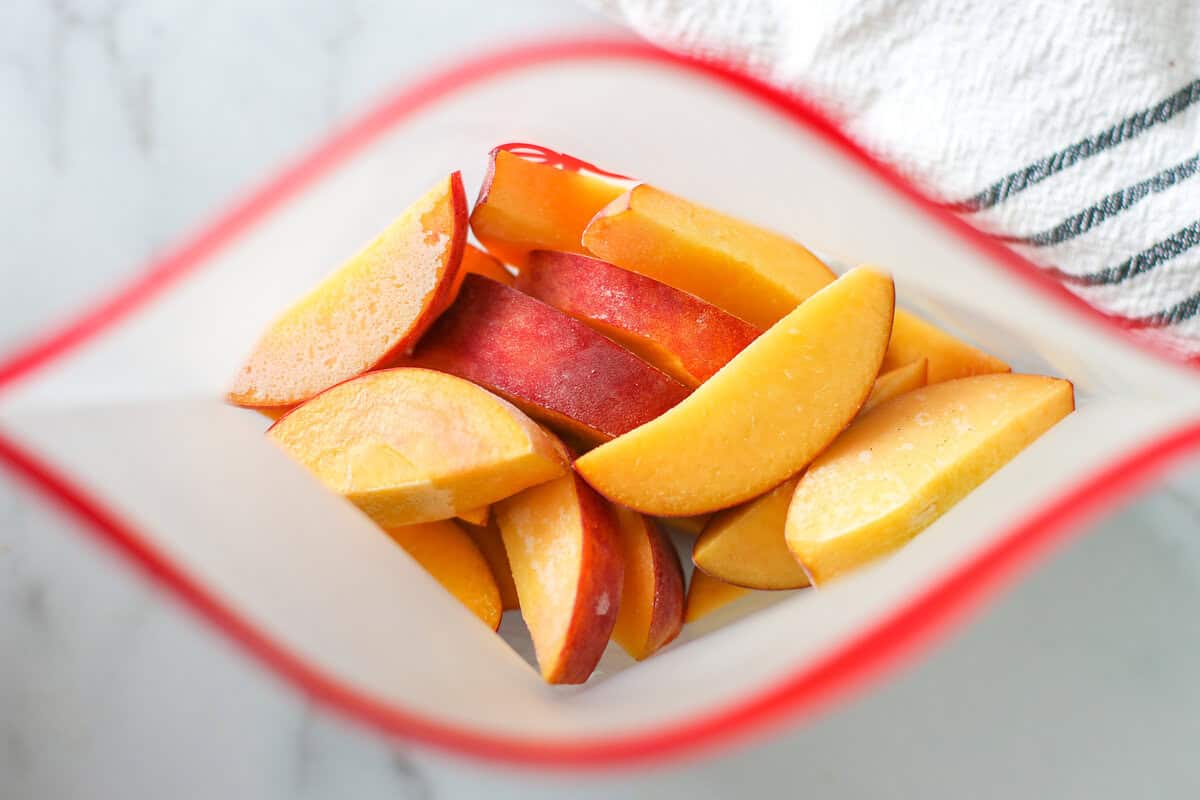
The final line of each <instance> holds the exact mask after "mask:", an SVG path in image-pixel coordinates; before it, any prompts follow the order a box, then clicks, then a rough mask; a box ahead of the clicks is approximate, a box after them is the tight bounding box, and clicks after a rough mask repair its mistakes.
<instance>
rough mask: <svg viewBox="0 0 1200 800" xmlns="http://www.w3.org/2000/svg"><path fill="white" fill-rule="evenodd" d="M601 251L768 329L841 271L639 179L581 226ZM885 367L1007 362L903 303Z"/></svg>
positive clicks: (934, 371) (968, 369) (949, 374)
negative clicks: (919, 363) (926, 362)
mask: <svg viewBox="0 0 1200 800" xmlns="http://www.w3.org/2000/svg"><path fill="white" fill-rule="evenodd" d="M583 243H584V246H586V247H587V249H588V250H589V251H590V252H592V253H594V254H595V255H597V256H599V257H600V258H603V259H604V260H606V261H610V262H612V263H613V264H616V265H617V266H618V267H622V268H624V269H627V270H632V271H633V272H637V273H640V274H642V275H646V276H648V277H651V278H654V279H656V280H659V281H662V282H663V283H665V284H667V285H668V286H673V287H675V288H676V289H682V290H683V291H685V292H690V293H692V294H694V295H696V296H697V297H699V298H701V299H703V300H707V301H708V302H710V303H712V304H713V305H715V306H717V307H719V308H722V309H724V310H725V311H728V312H729V313H731V314H734V315H736V316H738V317H740V318H741V319H744V320H746V321H747V322H749V323H751V324H752V325H756V326H758V327H760V328H766V327H768V326H770V325H773V324H774V323H775V322H776V321H778V320H779V319H780V318H782V317H783V316H784V315H785V314H787V313H788V312H790V311H791V310H792V309H793V308H795V307H796V304H798V303H801V302H803V301H804V299H805V298H807V297H808V296H809V295H811V294H812V293H813V292H815V291H816V290H817V289H820V288H821V287H823V286H825V285H826V284H828V283H829V282H830V281H832V280H833V279H834V274H833V272H832V271H831V270H830V269H829V268H828V267H827V266H825V265H824V264H823V263H821V261H820V260H819V259H817V257H816V256H814V255H813V254H812V253H810V252H808V251H807V250H805V249H804V248H803V247H802V246H800V245H799V244H797V243H796V242H794V241H792V240H791V239H788V238H787V237H785V236H780V235H779V234H777V233H772V232H771V231H768V230H765V229H763V228H759V227H758V226H756V225H751V224H750V223H747V222H742V221H741V220H737V219H734V218H733V217H729V216H726V215H724V214H721V213H719V212H716V211H712V210H711V209H708V208H704V207H703V206H699V205H696V204H695V203H691V202H689V201H687V200H684V199H682V198H679V197H675V196H674V195H670V194H667V193H666V192H664V191H662V190H661V189H656V188H654V187H653V186H649V185H646V184H642V185H641V186H636V187H634V188H633V189H631V190H629V191H628V192H626V193H625V194H623V195H621V196H620V197H618V198H617V199H615V200H614V201H613V202H612V203H610V204H609V205H608V206H606V207H605V208H604V209H603V210H601V211H600V212H599V213H598V214H597V215H596V218H595V219H593V220H592V221H591V223H589V225H588V227H587V229H586V230H585V231H584V233H583ZM892 335H893V339H892V342H891V345H890V347H889V350H888V355H887V358H886V359H885V361H884V365H883V367H884V370H891V369H894V368H896V367H899V366H903V365H905V364H908V363H910V362H912V361H915V360H916V359H918V358H921V357H926V358H928V359H929V382H930V383H937V382H939V381H943V380H949V379H950V378H958V377H964V376H966V375H977V374H983V373H988V372H1007V371H1008V365H1007V364H1005V363H1004V362H1003V361H1000V360H999V359H996V358H993V357H992V356H989V355H987V354H986V353H983V352H981V351H980V350H977V349H976V348H974V347H971V346H970V345H968V344H966V343H965V342H961V341H959V340H958V339H955V338H954V337H953V336H951V335H950V334H948V333H945V332H944V331H941V330H939V329H937V328H936V327H934V326H932V325H930V324H929V323H928V322H925V321H924V320H922V319H920V318H918V317H916V316H914V315H912V314H910V313H908V312H907V311H904V310H902V309H901V310H897V311H896V323H895V330H894V332H893V334H892Z"/></svg>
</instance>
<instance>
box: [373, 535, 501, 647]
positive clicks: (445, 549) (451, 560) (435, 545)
mask: <svg viewBox="0 0 1200 800" xmlns="http://www.w3.org/2000/svg"><path fill="white" fill-rule="evenodd" d="M387 534H388V536H390V537H392V539H394V540H395V541H396V543H397V544H399V545H400V546H401V547H403V548H404V549H405V550H406V551H407V552H408V554H409V555H410V556H412V557H413V559H414V560H415V561H416V562H417V563H418V564H420V565H421V566H422V567H424V568H425V571H426V572H428V573H429V574H430V575H432V576H433V577H434V578H435V579H436V580H437V582H438V583H440V584H441V585H442V586H443V587H445V589H446V591H448V592H449V593H450V594H452V595H454V596H455V597H456V598H458V600H459V602H461V603H462V604H463V605H464V606H466V607H467V609H468V610H469V611H470V612H471V613H472V614H474V615H475V616H477V617H479V618H480V619H481V620H483V623H484V624H485V625H487V626H488V627H489V628H491V629H492V630H496V629H497V628H499V627H500V615H501V614H502V613H503V609H502V607H501V603H500V589H499V587H498V586H497V585H496V579H495V577H494V576H493V575H492V570H491V568H490V567H489V566H488V562H487V560H486V559H484V557H483V554H482V553H481V552H479V548H478V547H477V546H476V545H475V542H473V541H472V540H471V537H469V536H468V535H467V534H466V533H465V532H464V531H463V529H462V528H460V527H459V526H458V525H456V524H454V523H453V522H451V521H450V520H440V521H438V522H422V523H419V524H417V525H406V526H404V527H402V528H392V529H391V530H389V531H387Z"/></svg>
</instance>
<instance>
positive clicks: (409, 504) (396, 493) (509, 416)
mask: <svg viewBox="0 0 1200 800" xmlns="http://www.w3.org/2000/svg"><path fill="white" fill-rule="evenodd" d="M267 436H268V437H269V438H270V439H272V440H273V441H274V442H275V443H276V444H278V445H279V446H280V447H282V448H283V449H284V451H286V452H287V453H288V454H289V455H290V456H292V457H293V458H295V459H296V460H297V461H299V462H300V463H301V464H303V465H304V466H305V467H307V468H308V469H309V470H310V471H312V472H313V473H314V474H315V475H316V476H317V477H318V478H320V479H321V481H322V482H324V483H325V485H326V486H328V487H329V488H331V489H333V490H334V491H335V492H338V493H339V494H341V495H343V496H345V497H346V498H347V499H349V500H350V501H351V502H353V503H354V504H355V505H356V506H358V507H359V508H360V509H362V510H363V511H364V512H365V513H366V514H367V515H368V516H370V517H371V518H372V519H373V520H375V521H376V522H378V523H379V524H380V525H382V526H383V527H385V528H398V527H400V526H402V525H411V524H414V523H417V522H431V521H433V520H438V519H448V518H450V517H453V516H455V515H456V514H459V513H462V512H464V511H469V510H470V509H473V508H478V507H480V506H483V505H487V504H488V503H492V502H494V501H496V500H500V499H502V498H505V497H508V496H509V495H511V494H514V493H516V492H519V491H521V490H522V489H525V488H527V487H529V486H533V485H534V484H538V483H542V482H544V481H548V480H550V479H551V478H555V477H557V476H559V475H562V474H563V472H565V471H566V469H567V454H566V452H565V451H564V450H563V447H562V445H561V444H560V443H559V442H558V441H557V440H555V439H554V437H553V436H551V435H549V434H548V433H546V432H545V431H544V430H542V429H541V428H540V427H539V426H538V425H537V424H536V423H535V422H533V420H531V419H529V418H528V417H526V416H525V415H524V414H523V413H521V412H520V411H519V410H518V409H516V408H514V407H513V406H512V405H510V404H509V403H508V402H506V401H504V400H502V399H500V398H499V397H496V396H495V395H493V394H490V393H489V392H487V391H485V390H483V389H481V388H479V387H478V386H476V385H474V384H472V383H469V382H467V381H464V380H462V379H461V378H456V377H454V376H453V375H445V374H443V373H440V372H434V371H432V370H425V369H390V370H382V371H379V372H368V373H367V374H366V375H362V376H359V377H358V378H355V379H353V380H349V381H346V382H345V383H340V384H338V385H337V386H335V387H333V388H332V389H328V390H326V391H324V392H322V393H321V394H319V395H317V396H316V397H314V398H313V399H311V400H309V401H308V402H307V403H305V404H304V405H302V406H299V407H298V408H296V409H294V410H293V411H292V412H291V413H289V414H287V415H285V416H284V417H282V418H280V420H279V421H278V422H276V423H275V424H274V425H272V426H271V428H270V429H269V430H268V431H267Z"/></svg>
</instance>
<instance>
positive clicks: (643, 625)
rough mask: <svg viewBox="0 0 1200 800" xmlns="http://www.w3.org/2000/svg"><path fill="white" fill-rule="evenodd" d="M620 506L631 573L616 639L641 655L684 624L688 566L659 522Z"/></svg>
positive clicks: (628, 650)
mask: <svg viewBox="0 0 1200 800" xmlns="http://www.w3.org/2000/svg"><path fill="white" fill-rule="evenodd" d="M614 510H615V512H616V515H617V530H618V532H619V533H620V539H621V552H622V554H623V556H624V563H625V579H624V588H623V589H622V591H621V606H620V610H619V611H618V612H617V624H616V626H615V627H614V628H613V640H614V641H615V642H616V643H617V644H619V645H621V647H622V648H624V650H625V652H626V653H628V654H629V655H631V656H633V657H634V658H636V659H637V660H638V661H641V660H642V659H644V658H645V657H646V656H648V655H650V654H651V653H654V652H655V651H657V650H658V649H660V648H662V647H663V646H664V645H666V644H668V643H669V642H670V641H671V640H672V639H674V638H675V637H676V636H678V635H679V629H680V628H682V627H683V568H682V567H680V565H679V555H678V554H677V553H676V552H675V548H674V546H672V545H671V542H670V540H669V539H667V536H666V534H664V533H663V532H662V530H661V529H660V528H659V527H658V524H657V523H655V522H654V521H653V520H651V519H648V518H646V517H643V516H642V515H641V514H639V513H637V512H636V511H630V510H629V509H628V508H621V507H619V506H618V507H617V508H616V509H614Z"/></svg>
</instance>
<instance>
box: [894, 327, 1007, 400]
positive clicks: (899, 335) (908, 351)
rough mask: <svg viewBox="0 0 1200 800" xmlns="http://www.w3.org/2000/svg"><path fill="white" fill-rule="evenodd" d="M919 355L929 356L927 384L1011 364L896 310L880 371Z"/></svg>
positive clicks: (989, 371)
mask: <svg viewBox="0 0 1200 800" xmlns="http://www.w3.org/2000/svg"><path fill="white" fill-rule="evenodd" d="M920 357H924V359H928V360H929V371H928V375H926V383H929V384H940V383H942V381H943V380H954V379H955V378H968V377H971V375H986V374H992V373H997V372H1010V371H1012V367H1009V366H1008V365H1007V363H1004V362H1003V361H1001V360H1000V359H997V357H995V356H991V355H988V354H986V353H984V351H983V350H979V349H978V348H973V347H971V345H970V344H967V343H966V342H962V341H960V339H956V338H954V337H953V336H950V335H949V333H947V332H946V331H943V330H941V329H940V327H937V326H935V325H930V324H929V323H926V321H925V320H924V319H922V318H919V317H917V315H914V314H910V313H907V312H902V311H898V312H896V323H895V326H894V327H893V329H892V342H890V344H889V345H888V354H887V355H886V356H884V357H883V369H884V371H889V369H896V368H899V367H901V366H904V365H906V363H910V362H912V361H914V360H917V359H920Z"/></svg>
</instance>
